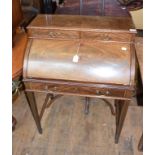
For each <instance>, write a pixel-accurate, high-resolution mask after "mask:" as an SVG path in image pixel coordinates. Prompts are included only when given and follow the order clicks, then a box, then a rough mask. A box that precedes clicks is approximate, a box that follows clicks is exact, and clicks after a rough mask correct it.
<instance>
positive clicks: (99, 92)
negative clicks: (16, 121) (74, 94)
mask: <svg viewBox="0 0 155 155" xmlns="http://www.w3.org/2000/svg"><path fill="white" fill-rule="evenodd" d="M96 94H97V95H104V92H103V91H102V92H101V91H100V90H96Z"/></svg>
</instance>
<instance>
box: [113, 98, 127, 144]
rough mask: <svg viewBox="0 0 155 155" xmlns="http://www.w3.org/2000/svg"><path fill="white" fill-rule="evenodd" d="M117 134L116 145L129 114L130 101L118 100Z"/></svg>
mask: <svg viewBox="0 0 155 155" xmlns="http://www.w3.org/2000/svg"><path fill="white" fill-rule="evenodd" d="M115 106H116V133H115V143H116V144H117V143H118V141H119V137H120V134H121V131H122V127H123V124H124V120H125V117H126V114H127V110H128V106H129V101H123V100H116V101H115Z"/></svg>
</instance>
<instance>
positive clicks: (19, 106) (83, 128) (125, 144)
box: [13, 93, 142, 155]
mask: <svg viewBox="0 0 155 155" xmlns="http://www.w3.org/2000/svg"><path fill="white" fill-rule="evenodd" d="M36 96H37V102H38V105H39V107H40V106H41V104H42V103H43V100H44V97H45V96H44V95H43V94H40V93H39V94H36ZM83 103H84V98H83V97H73V96H63V97H61V98H59V99H58V100H56V101H55V102H54V103H53V105H52V106H51V107H50V108H48V109H47V111H46V113H45V115H44V116H43V119H42V128H43V134H42V135H40V134H39V133H38V131H37V129H36V126H35V123H34V120H33V118H32V115H31V113H30V110H29V107H28V104H27V102H26V99H25V96H24V94H23V93H22V94H21V95H20V97H18V98H17V100H16V101H15V102H14V104H13V115H14V116H15V117H16V118H17V121H18V123H17V125H16V129H15V131H14V132H13V155H142V152H139V151H138V150H137V145H138V141H139V138H140V136H141V133H142V107H138V106H135V105H134V103H133V104H132V105H131V106H130V107H129V111H128V114H127V117H126V120H125V124H124V128H123V130H122V134H121V137H120V142H119V144H117V145H116V144H114V134H115V118H114V116H112V115H111V113H110V110H109V107H108V106H107V105H106V104H105V103H104V102H103V101H101V100H100V99H91V105H90V113H89V115H84V113H83V106H84V105H83Z"/></svg>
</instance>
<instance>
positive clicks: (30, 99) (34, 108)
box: [25, 91, 42, 133]
mask: <svg viewBox="0 0 155 155" xmlns="http://www.w3.org/2000/svg"><path fill="white" fill-rule="evenodd" d="M25 96H26V99H27V101H28V104H29V107H30V109H31V112H32V115H33V118H34V120H35V122H36V125H37V128H38V131H39V133H42V128H41V123H40V117H39V114H38V109H37V104H36V100H35V96H34V92H27V91H25Z"/></svg>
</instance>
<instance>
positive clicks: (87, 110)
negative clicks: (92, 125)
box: [84, 97, 90, 115]
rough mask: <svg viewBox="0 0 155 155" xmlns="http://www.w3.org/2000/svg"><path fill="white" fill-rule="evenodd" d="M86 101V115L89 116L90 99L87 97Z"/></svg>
mask: <svg viewBox="0 0 155 155" xmlns="http://www.w3.org/2000/svg"><path fill="white" fill-rule="evenodd" d="M85 99H86V102H85V109H84V113H85V114H86V115H87V114H89V101H90V98H89V97H86V98H85Z"/></svg>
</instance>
